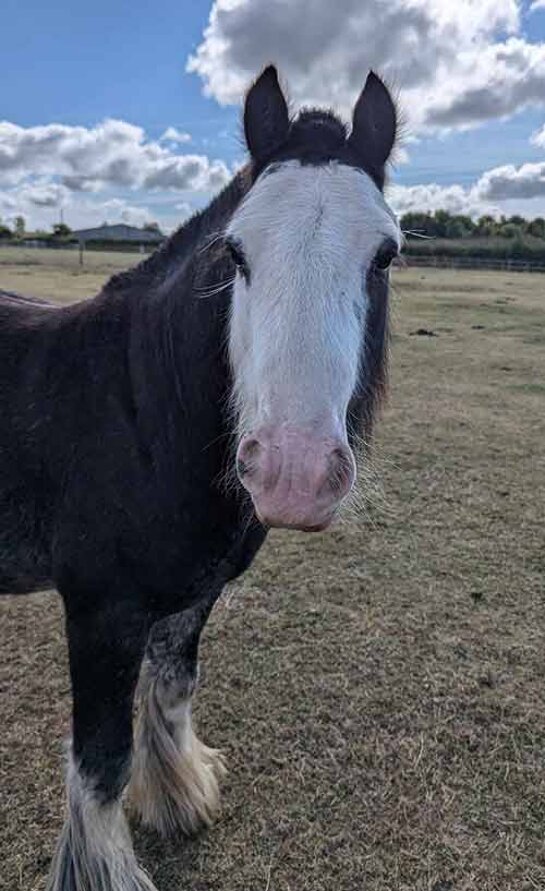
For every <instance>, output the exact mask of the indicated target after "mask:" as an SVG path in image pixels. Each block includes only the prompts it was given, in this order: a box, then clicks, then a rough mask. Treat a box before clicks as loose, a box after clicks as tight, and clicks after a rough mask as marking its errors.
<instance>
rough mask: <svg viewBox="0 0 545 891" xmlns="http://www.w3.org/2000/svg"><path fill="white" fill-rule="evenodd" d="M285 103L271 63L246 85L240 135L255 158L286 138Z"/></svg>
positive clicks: (271, 149)
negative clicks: (241, 133)
mask: <svg viewBox="0 0 545 891" xmlns="http://www.w3.org/2000/svg"><path fill="white" fill-rule="evenodd" d="M289 126H290V119H289V113H288V106H287V103H286V100H285V98H284V94H283V92H282V90H281V88H280V84H279V83H278V74H277V71H276V68H275V67H274V65H269V66H268V67H267V68H265V70H264V71H262V73H261V74H260V75H259V77H258V78H257V80H256V81H255V83H254V84H253V85H252V86H251V87H250V89H249V90H248V93H247V95H246V102H245V104H244V135H245V137H246V145H247V146H248V149H249V152H250V154H251V156H252V158H253V159H254V160H255V161H263V160H265V159H266V157H267V155H270V154H271V153H272V151H273V150H274V149H275V148H276V147H277V146H279V145H280V144H281V143H282V142H283V141H284V140H285V138H286V136H287V134H288V130H289Z"/></svg>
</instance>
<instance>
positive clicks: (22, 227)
mask: <svg viewBox="0 0 545 891" xmlns="http://www.w3.org/2000/svg"><path fill="white" fill-rule="evenodd" d="M13 226H14V229H15V235H16V236H17V238H24V235H25V232H26V223H25V218H24V217H15V219H14V221H13Z"/></svg>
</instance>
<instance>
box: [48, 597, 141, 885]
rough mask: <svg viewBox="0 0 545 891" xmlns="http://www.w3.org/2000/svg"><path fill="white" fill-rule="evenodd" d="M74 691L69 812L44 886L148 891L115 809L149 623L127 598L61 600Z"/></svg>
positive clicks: (125, 827)
mask: <svg viewBox="0 0 545 891" xmlns="http://www.w3.org/2000/svg"><path fill="white" fill-rule="evenodd" d="M66 626H67V634H68V645H69V655H70V673H71V679H72V690H73V741H72V745H71V750H70V755H69V766H68V775H67V799H68V812H67V817H66V822H65V824H64V828H63V830H62V833H61V836H60V838H59V842H58V846H57V851H56V854H55V856H54V859H53V862H52V865H51V871H50V875H49V881H48V885H47V888H48V891H154V886H153V884H152V882H151V881H150V879H149V878H148V877H147V876H146V874H145V873H144V872H143V870H141V869H140V868H139V867H138V865H137V863H136V859H135V855H134V851H133V847H132V843H131V838H130V833H129V829H128V825H127V822H126V820H125V817H124V815H123V811H122V807H121V793H122V791H123V788H124V786H125V784H126V782H127V780H128V776H129V771H130V759H131V746H132V702H133V695H134V689H135V686H136V682H137V679H138V672H139V669H140V664H141V660H142V655H143V652H144V648H145V643H146V636H147V630H148V623H147V620H146V617H145V613H144V611H143V610H140V608H139V607H138V606H137V605H135V604H134V603H131V602H130V601H128V600H127V601H124V602H123V601H119V600H113V599H112V600H111V601H110V602H105V601H102V602H101V603H98V602H97V598H95V600H94V602H92V606H91V607H89V608H87V607H85V610H84V611H83V610H82V609H81V607H80V608H79V610H78V609H71V608H70V604H69V603H68V604H67V622H66Z"/></svg>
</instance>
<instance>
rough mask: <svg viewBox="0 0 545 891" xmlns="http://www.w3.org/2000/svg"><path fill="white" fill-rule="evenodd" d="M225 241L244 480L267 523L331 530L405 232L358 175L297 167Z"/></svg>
mask: <svg viewBox="0 0 545 891" xmlns="http://www.w3.org/2000/svg"><path fill="white" fill-rule="evenodd" d="M254 89H255V88H254ZM247 101H248V100H247ZM269 118H270V115H269ZM247 130H248V127H247ZM226 242H227V245H228V247H229V249H230V251H231V253H232V256H233V259H234V262H235V264H236V267H237V274H236V279H235V283H234V286H233V298H232V310H231V320H230V340H229V349H230V358H231V364H232V368H233V373H234V396H235V402H236V409H237V414H238V420H239V434H240V439H239V443H238V449H237V459H236V460H237V473H238V476H239V479H240V481H241V483H242V485H243V486H244V487H245V488H246V489H247V491H248V492H249V493H250V495H251V497H252V500H253V503H254V507H255V510H256V513H257V515H258V517H259V518H260V520H261V521H262V522H263V523H264V524H266V525H269V526H281V527H289V528H298V529H303V530H307V531H311V530H319V529H324V528H326V527H327V526H328V525H329V524H330V522H331V520H332V519H333V517H334V515H335V513H336V511H337V509H338V508H339V505H340V504H341V502H342V501H343V499H344V498H345V497H346V495H347V494H348V493H349V491H350V489H351V488H352V486H353V483H354V479H355V461H354V456H353V454H352V450H351V448H350V445H349V442H348V433H347V412H348V408H349V405H350V404H351V400H353V399H354V398H355V397H356V395H357V393H358V388H360V387H361V385H362V381H365V379H366V375H367V371H368V369H366V368H365V367H364V366H365V355H366V350H365V342H366V338H368V337H369V336H371V335H372V332H370V331H369V327H368V326H369V319H370V317H371V316H372V314H371V313H370V311H369V306H370V301H371V300H372V299H377V294H375V295H373V294H371V293H370V282H372V281H380V283H381V284H382V285H384V283H385V279H386V277H387V275H388V273H387V271H386V269H387V266H388V265H389V262H390V261H391V259H392V258H393V257H394V256H395V255H396V254H397V252H398V250H399V244H400V233H399V228H398V225H397V223H396V221H395V218H394V216H393V214H392V212H391V211H390V210H389V208H388V206H387V205H386V203H385V201H384V198H383V196H382V193H381V191H380V189H379V187H378V186H377V183H376V180H375V179H374V178H373V177H372V176H371V175H369V174H368V173H366V172H364V171H363V170H362V169H361V168H359V167H356V166H354V165H352V164H348V163H343V162H342V160H339V159H331V160H329V161H328V162H327V163H319V164H312V163H305V162H304V160H303V159H298V158H297V157H292V158H289V159H286V160H281V161H279V162H276V163H274V164H272V165H265V166H264V169H263V171H262V172H261V174H260V175H259V176H258V177H257V179H256V181H255V183H254V186H253V187H252V189H251V190H250V192H249V193H248V195H247V197H246V198H245V200H244V201H243V203H242V205H241V206H240V207H239V208H238V210H237V211H236V212H235V214H234V216H233V217H232V219H231V222H230V225H229V227H228V230H227V232H226ZM371 289H372V288H371ZM383 290H384V294H383V293H382V291H381V293H380V294H378V299H380V298H381V296H382V297H383V298H384V299H385V297H386V291H387V288H385V289H383Z"/></svg>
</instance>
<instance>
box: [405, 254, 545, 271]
mask: <svg viewBox="0 0 545 891" xmlns="http://www.w3.org/2000/svg"><path fill="white" fill-rule="evenodd" d="M400 266H401V267H402V268H403V267H405V268H407V267H409V268H410V267H412V266H428V267H429V266H432V267H434V268H436V269H496V270H500V271H501V272H545V263H543V262H540V261H537V260H517V259H504V258H500V257H466V256H459V257H446V256H436V255H435V254H430V255H429V256H425V255H422V254H404V255H403V258H402V262H401V263H400Z"/></svg>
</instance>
